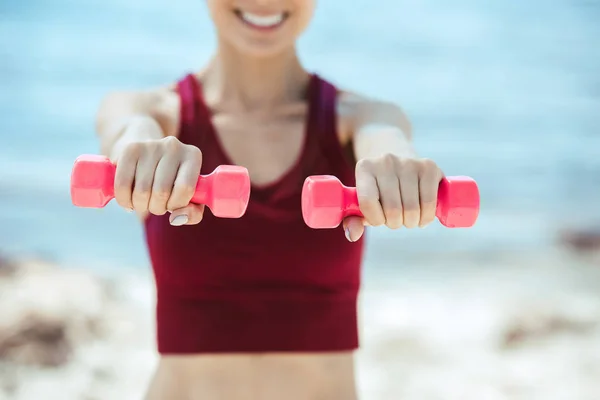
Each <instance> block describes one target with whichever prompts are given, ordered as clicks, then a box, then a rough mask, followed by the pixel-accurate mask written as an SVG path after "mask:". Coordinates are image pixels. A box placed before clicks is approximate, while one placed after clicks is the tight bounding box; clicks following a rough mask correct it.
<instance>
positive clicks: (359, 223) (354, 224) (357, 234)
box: [343, 216, 365, 242]
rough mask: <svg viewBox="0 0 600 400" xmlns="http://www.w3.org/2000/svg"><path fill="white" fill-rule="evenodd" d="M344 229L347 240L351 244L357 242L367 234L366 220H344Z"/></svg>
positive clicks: (349, 218) (352, 218) (353, 218)
mask: <svg viewBox="0 0 600 400" xmlns="http://www.w3.org/2000/svg"><path fill="white" fill-rule="evenodd" d="M343 227H344V233H345V235H346V239H348V241H350V242H356V241H357V240H358V239H360V238H361V236H362V235H363V233H364V232H365V224H364V219H363V218H361V217H355V216H352V217H348V218H344V221H343Z"/></svg>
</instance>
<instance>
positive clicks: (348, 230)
mask: <svg viewBox="0 0 600 400" xmlns="http://www.w3.org/2000/svg"><path fill="white" fill-rule="evenodd" d="M344 233H345V234H346V239H348V241H349V242H354V240H352V238H351V237H350V229H349V228H346V229H344Z"/></svg>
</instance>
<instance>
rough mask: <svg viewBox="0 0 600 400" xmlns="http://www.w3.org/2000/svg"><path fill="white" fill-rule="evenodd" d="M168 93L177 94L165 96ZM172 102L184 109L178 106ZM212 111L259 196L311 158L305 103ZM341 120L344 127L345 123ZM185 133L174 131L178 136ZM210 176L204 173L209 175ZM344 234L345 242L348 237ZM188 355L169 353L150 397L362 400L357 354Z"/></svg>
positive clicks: (227, 151)
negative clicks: (358, 391) (356, 378)
mask: <svg viewBox="0 0 600 400" xmlns="http://www.w3.org/2000/svg"><path fill="white" fill-rule="evenodd" d="M165 96H177V94H176V93H165ZM165 104H177V105H178V106H180V104H179V103H178V102H177V101H167V102H165ZM208 106H209V107H210V108H211V112H212V118H211V119H212V124H213V126H214V129H215V131H216V133H217V138H218V142H219V145H220V147H221V149H220V150H222V152H223V156H225V157H227V158H228V161H230V163H232V164H236V165H242V166H245V167H247V168H248V170H249V172H250V178H251V181H252V186H253V189H252V190H253V191H255V190H256V191H259V190H261V189H268V188H269V187H270V186H272V185H274V184H276V183H277V182H279V181H280V180H281V179H285V178H286V176H287V175H289V174H290V173H291V171H292V170H293V169H294V166H295V165H296V163H297V161H298V159H299V157H301V156H302V155H303V149H304V147H305V145H306V139H307V137H306V126H305V122H306V119H307V114H308V112H309V107H308V105H307V104H306V102H305V101H298V102H295V103H290V104H287V105H282V106H281V107H280V108H278V109H275V110H272V112H270V113H269V114H268V115H266V114H261V113H258V112H249V113H246V114H235V115H233V114H231V113H228V112H227V111H222V112H221V111H219V109H218V107H217V106H214V107H213V106H212V105H210V104H209V105H208ZM170 112H172V118H173V119H174V120H176V121H178V118H179V116H180V110H179V109H178V107H173V109H172V110H171V111H170ZM168 113H169V111H167V112H166V115H168ZM338 123H340V124H343V121H338ZM173 125H174V126H177V125H179V123H176V124H173ZM339 132H340V134H339V141H340V146H342V147H345V146H346V145H347V144H348V143H347V141H348V139H347V137H346V136H345V134H344V132H343V130H340V131H339ZM178 133H179V131H174V132H173V134H174V135H178ZM201 150H202V149H201ZM205 157H206V155H205ZM212 167H213V166H210V167H208V168H209V169H212ZM206 172H207V171H204V169H203V173H206ZM225 223H228V222H225ZM202 224H204V221H203V222H201V223H200V225H202ZM207 224H210V222H209V221H207ZM199 228H200V227H198V229H199ZM338 234H340V237H341V238H343V233H340V232H338ZM240 282H242V283H243V280H240ZM159 290H160V289H159ZM159 296H160V293H159ZM184 353H185V352H184V351H183V352H181V354H162V355H161V358H160V362H159V366H158V369H157V372H156V375H155V376H154V378H153V380H152V383H151V385H150V389H149V391H148V394H147V400H159V399H160V400H164V399H167V398H168V399H171V398H172V399H177V400H196V399H198V400H200V399H224V400H237V399H239V400H253V399H257V400H258V399H260V400H280V399H286V400H295V399H298V400H310V399H322V400H352V399H355V398H356V391H355V384H354V364H353V352H352V351H351V350H332V351H315V352H309V351H308V352H300V353H295V352H285V351H284V352H239V353H235V352H232V353H229V354H223V353H219V354H193V355H187V354H184Z"/></svg>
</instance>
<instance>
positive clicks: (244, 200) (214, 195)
mask: <svg viewBox="0 0 600 400" xmlns="http://www.w3.org/2000/svg"><path fill="white" fill-rule="evenodd" d="M116 169H117V167H116V165H114V164H113V163H112V162H111V161H110V160H109V159H108V158H107V157H104V156H99V155H87V154H86V155H82V156H79V157H77V159H76V160H75V164H74V165H73V170H72V172H71V201H72V202H73V204H74V205H75V206H77V207H89V208H102V207H104V206H106V204H108V202H109V201H111V200H112V199H113V198H114V197H115V192H114V181H115V172H116ZM249 199H250V177H249V175H248V170H247V169H246V168H244V167H239V166H234V165H221V166H218V167H217V168H216V169H215V170H214V171H213V172H211V173H210V174H208V175H200V176H199V178H198V183H197V184H196V192H195V193H194V197H192V200H191V202H192V203H194V204H206V205H207V206H208V207H209V208H210V209H211V211H212V213H213V214H214V215H215V216H217V217H221V218H239V217H241V216H242V215H244V213H245V212H246V208H247V207H248V201H249Z"/></svg>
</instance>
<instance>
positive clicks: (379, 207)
mask: <svg viewBox="0 0 600 400" xmlns="http://www.w3.org/2000/svg"><path fill="white" fill-rule="evenodd" d="M443 176H444V175H443V173H442V171H441V170H440V168H439V167H438V166H437V164H436V163H435V162H433V161H431V160H429V159H425V158H402V157H399V156H396V155H393V154H386V155H384V156H381V157H377V158H367V159H362V160H360V161H359V162H358V163H357V164H356V192H357V194H358V205H359V208H360V211H361V212H362V214H363V216H364V218H360V217H354V216H353V217H348V218H345V219H344V222H343V224H344V225H343V226H344V231H345V232H346V237H347V238H348V240H350V241H351V242H354V241H357V240H358V239H359V238H360V237H361V236H362V234H363V233H364V229H365V228H364V227H365V225H370V226H380V225H385V226H387V227H388V228H390V229H398V228H401V227H403V226H404V227H406V228H416V227H424V226H426V225H428V224H430V223H431V222H432V221H433V220H434V219H435V212H436V207H437V195H438V187H439V184H440V181H441V180H442V178H443Z"/></svg>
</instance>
